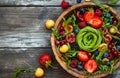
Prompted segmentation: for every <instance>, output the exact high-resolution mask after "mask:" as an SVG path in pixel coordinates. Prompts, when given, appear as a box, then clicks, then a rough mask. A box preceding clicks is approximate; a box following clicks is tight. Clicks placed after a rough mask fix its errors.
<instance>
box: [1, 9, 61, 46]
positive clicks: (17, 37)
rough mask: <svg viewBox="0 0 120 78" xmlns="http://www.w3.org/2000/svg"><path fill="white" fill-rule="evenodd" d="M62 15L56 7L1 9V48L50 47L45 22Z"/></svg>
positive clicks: (48, 31)
mask: <svg viewBox="0 0 120 78" xmlns="http://www.w3.org/2000/svg"><path fill="white" fill-rule="evenodd" d="M53 10H54V12H52V11H53ZM61 13H62V10H61V9H60V8H54V7H51V8H47V7H37V8H35V7H1V8H0V16H1V18H2V19H0V47H50V32H51V31H50V30H47V29H46V28H45V21H46V20H48V19H53V20H56V19H57V17H58V16H59V15H60V14H61ZM41 43H42V44H41Z"/></svg>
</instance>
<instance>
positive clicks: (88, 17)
mask: <svg viewBox="0 0 120 78" xmlns="http://www.w3.org/2000/svg"><path fill="white" fill-rule="evenodd" d="M94 16H95V13H94V10H93V9H92V8H91V9H90V10H89V11H86V12H85V13H84V16H83V18H84V20H85V22H87V23H88V22H89V21H90V20H91V19H92V18H93V17H94Z"/></svg>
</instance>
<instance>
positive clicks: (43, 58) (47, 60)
mask: <svg viewBox="0 0 120 78" xmlns="http://www.w3.org/2000/svg"><path fill="white" fill-rule="evenodd" d="M39 63H40V65H41V66H45V67H46V68H48V67H49V66H51V64H52V58H51V56H50V54H47V53H43V54H42V55H40V57H39Z"/></svg>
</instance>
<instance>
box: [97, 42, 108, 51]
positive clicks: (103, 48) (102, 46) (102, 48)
mask: <svg viewBox="0 0 120 78" xmlns="http://www.w3.org/2000/svg"><path fill="white" fill-rule="evenodd" d="M98 51H99V52H106V51H108V45H107V44H106V43H102V44H100V46H99V47H98Z"/></svg>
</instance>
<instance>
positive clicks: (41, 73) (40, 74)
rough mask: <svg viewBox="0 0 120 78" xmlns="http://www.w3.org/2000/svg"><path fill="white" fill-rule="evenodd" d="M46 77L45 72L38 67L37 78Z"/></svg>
mask: <svg viewBox="0 0 120 78" xmlns="http://www.w3.org/2000/svg"><path fill="white" fill-rule="evenodd" d="M43 75H44V70H43V69H42V68H40V67H38V68H37V69H36V70H35V77H39V78H40V77H42V76H43Z"/></svg>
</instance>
